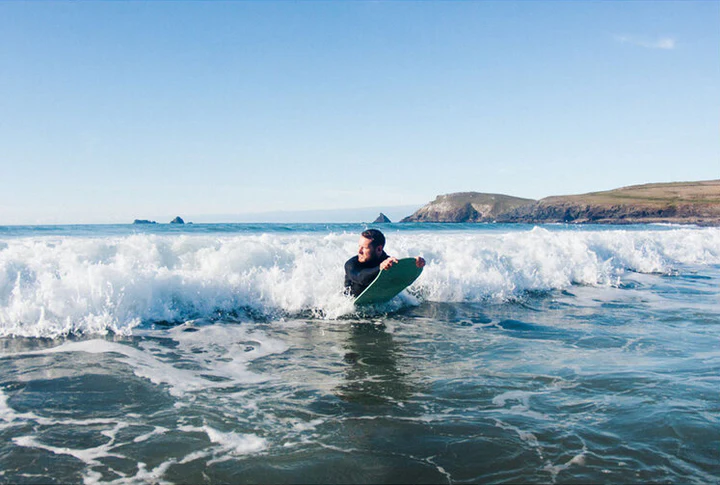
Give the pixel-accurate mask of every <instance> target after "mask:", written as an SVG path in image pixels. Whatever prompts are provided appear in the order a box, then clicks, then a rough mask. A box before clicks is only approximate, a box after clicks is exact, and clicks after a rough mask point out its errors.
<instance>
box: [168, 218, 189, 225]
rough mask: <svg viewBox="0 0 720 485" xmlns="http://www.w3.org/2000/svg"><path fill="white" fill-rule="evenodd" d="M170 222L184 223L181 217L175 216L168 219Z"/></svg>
mask: <svg viewBox="0 0 720 485" xmlns="http://www.w3.org/2000/svg"><path fill="white" fill-rule="evenodd" d="M170 224H185V221H183V220H182V217H180V216H177V217H176V218H175V219H173V220H172V221H170Z"/></svg>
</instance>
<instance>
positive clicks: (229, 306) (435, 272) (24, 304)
mask: <svg viewBox="0 0 720 485" xmlns="http://www.w3.org/2000/svg"><path fill="white" fill-rule="evenodd" d="M356 244H357V235H355V234H346V233H343V234H334V233H328V234H307V233H296V234H275V233H268V234H261V235H232V236H223V237H216V236H207V235H205V236H195V235H180V236H178V235H131V236H124V237H120V236H117V237H95V238H89V237H69V236H67V237H54V238H47V237H35V238H13V239H8V240H7V241H4V242H3V243H2V245H0V336H9V335H15V336H38V337H54V336H57V335H63V334H68V333H75V334H103V333H107V332H114V333H117V334H129V333H131V332H132V330H133V329H134V328H136V327H137V326H138V325H140V324H141V323H143V322H158V321H170V322H183V321H187V320H189V319H193V318H213V317H214V316H216V315H218V314H231V315H235V317H236V318H240V319H242V318H251V317H250V316H247V317H243V315H256V314H261V315H282V314H297V313H299V312H307V311H309V312H314V313H315V314H316V315H325V316H327V317H330V318H336V317H338V316H341V315H343V314H347V313H350V312H352V311H353V305H352V302H351V301H350V299H349V298H348V297H346V296H343V294H342V289H343V288H342V280H343V269H342V267H343V263H344V262H345V260H346V259H347V258H348V257H349V256H351V255H353V254H354V253H355V251H356ZM387 249H388V252H389V253H390V254H392V255H394V256H399V257H406V256H414V255H417V254H422V255H424V256H425V258H426V260H427V261H428V266H427V268H426V270H425V272H424V273H423V275H422V276H421V278H420V279H419V280H418V281H417V282H416V283H415V285H414V286H413V288H412V292H413V293H414V294H415V295H416V296H418V297H419V298H420V300H421V301H422V300H431V301H475V300H482V299H488V298H490V299H499V300H504V299H507V298H512V297H514V296H517V295H518V294H522V293H523V292H526V291H545V290H553V289H561V288H566V287H568V286H570V285H572V284H581V285H615V284H617V283H618V282H619V281H620V280H621V279H622V277H623V274H624V272H626V271H628V270H629V271H635V272H641V273H668V272H671V271H673V270H674V269H676V268H677V267H678V266H682V265H706V264H720V229H716V228H706V229H702V228H678V229H673V230H668V229H657V230H646V231H633V230H597V231H589V230H585V231H578V230H552V231H550V230H546V229H543V228H534V229H532V230H528V231H512V232H506V233H493V232H470V231H468V232H442V231H422V232H397V233H388V247H387ZM404 301H405V303H404V304H412V303H411V299H409V297H408V299H406V300H404Z"/></svg>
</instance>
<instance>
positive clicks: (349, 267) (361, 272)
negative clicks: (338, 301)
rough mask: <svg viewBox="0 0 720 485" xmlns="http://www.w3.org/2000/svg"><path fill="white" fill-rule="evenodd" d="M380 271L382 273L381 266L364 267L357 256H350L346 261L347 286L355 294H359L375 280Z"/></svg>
mask: <svg viewBox="0 0 720 485" xmlns="http://www.w3.org/2000/svg"><path fill="white" fill-rule="evenodd" d="M378 273H380V267H379V266H374V267H371V268H363V267H362V265H361V264H360V263H359V262H358V260H357V257H354V258H350V259H349V260H348V262H347V263H345V288H348V289H349V290H350V294H352V295H353V296H359V295H360V293H362V292H363V291H364V290H365V288H367V287H368V286H369V285H370V283H372V282H373V280H374V279H375V278H376V277H377V275H378Z"/></svg>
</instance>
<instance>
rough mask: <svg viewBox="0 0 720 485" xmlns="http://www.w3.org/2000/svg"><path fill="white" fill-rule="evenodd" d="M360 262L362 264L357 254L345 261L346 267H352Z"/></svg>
mask: <svg viewBox="0 0 720 485" xmlns="http://www.w3.org/2000/svg"><path fill="white" fill-rule="evenodd" d="M358 264H360V260H359V259H358V257H357V255H355V256H353V257H352V258H350V259H348V260H347V261H345V267H346V268H349V267H352V266H357V265H358Z"/></svg>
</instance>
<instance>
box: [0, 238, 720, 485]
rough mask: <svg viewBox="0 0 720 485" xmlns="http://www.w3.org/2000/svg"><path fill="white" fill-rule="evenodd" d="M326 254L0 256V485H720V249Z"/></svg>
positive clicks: (221, 245) (336, 246) (61, 249)
mask: <svg viewBox="0 0 720 485" xmlns="http://www.w3.org/2000/svg"><path fill="white" fill-rule="evenodd" d="M392 227H395V226H392ZM266 229H267V228H266ZM311 229H312V231H308V229H307V228H306V227H303V228H302V229H300V228H297V227H290V234H288V235H282V234H278V232H276V231H274V228H269V229H267V230H265V231H264V232H263V230H262V228H260V229H259V230H257V229H256V230H255V231H256V232H251V233H245V232H242V231H239V230H238V231H237V232H235V233H231V235H230V236H229V238H228V236H227V234H225V235H223V234H220V231H218V232H217V233H213V232H212V231H207V228H205V229H204V231H206V232H209V234H204V235H196V234H189V233H187V232H185V233H183V232H181V233H178V234H122V233H117V232H116V233H112V234H108V232H107V230H106V229H96V232H95V233H94V234H93V235H92V237H90V236H88V235H87V234H77V233H73V232H72V231H73V230H72V229H69V230H68V232H67V233H62V232H61V233H60V234H55V235H53V236H52V237H51V238H52V240H49V239H48V237H47V236H46V235H42V236H38V235H28V234H16V233H13V234H12V235H10V236H8V237H7V238H6V239H4V240H2V241H0V271H1V273H0V275H4V278H5V279H4V280H3V279H0V289H1V290H0V304H2V306H0V310H1V311H2V312H1V313H0V324H1V325H2V327H0V328H2V329H3V331H4V333H3V335H5V337H4V338H2V339H0V362H2V365H1V366H0V470H1V471H0V482H2V483H67V482H80V481H84V482H85V483H137V482H139V481H141V482H142V481H147V482H158V483H227V482H239V483H258V482H260V483H328V482H333V483H335V482H339V483H410V482H418V483H477V482H483V483H507V482H526V483H548V482H550V483H578V482H592V483H599V482H603V483H606V482H607V483H647V482H655V483H657V482H673V483H716V482H718V480H719V477H720V459H719V456H720V395H719V394H718V391H717V389H718V384H719V383H720V244H718V241H720V231H719V230H717V229H687V228H685V229H677V228H654V227H653V228H648V227H644V228H643V227H640V228H631V229H630V230H628V229H627V228H607V227H603V228H600V229H598V230H587V229H582V230H577V229H575V228H564V227H560V228H557V227H555V228H553V227H550V228H532V227H524V228H523V227H519V228H518V227H513V228H511V229H505V228H481V229H475V228H461V230H457V229H454V230H450V229H448V228H447V226H440V227H439V228H438V229H435V228H434V227H430V228H428V227H424V226H420V227H417V226H416V227H415V228H413V229H411V230H399V231H398V232H396V233H393V232H391V231H386V234H387V233H390V235H391V238H390V237H389V242H390V243H391V244H393V246H391V247H392V248H394V251H391V253H394V254H399V255H405V254H402V253H403V252H405V253H407V254H408V255H412V254H416V253H418V252H421V253H423V254H424V255H425V257H426V258H427V259H428V261H429V264H428V266H427V268H426V271H425V272H424V273H423V275H422V276H421V278H420V279H419V280H418V283H417V285H416V286H414V287H413V288H412V289H411V292H412V293H413V295H414V296H412V295H404V296H403V297H401V298H399V299H398V300H396V301H394V302H392V303H390V304H389V305H386V306H382V307H376V308H369V309H366V310H364V311H361V312H357V311H355V310H354V309H353V308H352V304H351V303H350V305H349V306H348V302H347V301H346V299H344V298H343V297H342V295H340V294H339V293H340V290H341V288H339V285H340V284H341V283H340V282H339V281H335V280H333V281H329V282H326V284H324V285H311V284H310V283H308V280H307V279H305V277H304V276H305V275H306V274H307V273H308V272H309V273H311V275H312V274H314V273H313V269H312V268H313V267H315V268H319V269H325V270H326V271H327V272H328V273H331V274H333V277H335V276H337V275H335V274H334V273H332V272H333V271H335V270H334V269H333V265H334V264H335V263H336V260H337V261H340V263H342V261H344V259H343V258H346V257H348V256H349V255H348V251H349V252H350V254H352V250H353V246H354V244H355V242H356V239H357V237H356V236H355V235H354V234H356V232H357V231H355V229H356V228H354V227H348V228H342V229H340V230H338V228H337V227H330V228H327V227H325V226H323V227H322V228H320V227H311ZM54 230H55V231H58V229H54ZM86 230H87V229H86ZM113 231H119V230H118V229H113ZM258 231H259V232H258ZM293 231H295V232H293ZM262 241H264V242H265V245H264V246H262V245H260V244H256V243H258V242H262ZM3 244H4V245H5V247H4V248H3V247H2V245H3ZM318 246H319V247H320V250H317V249H315V248H317V247H318ZM132 247H135V250H131V248H132ZM263 247H264V248H265V250H264V251H263V250H260V249H258V248H263ZM148 248H151V249H153V248H154V252H153V250H148ZM238 248H240V249H242V250H240V249H238ZM268 248H269V249H268ZM249 249H252V250H253V251H255V252H253V251H250V250H249ZM248 254H249V255H248ZM268 254H269V255H270V256H268ZM223 258H224V259H223ZM217 261H224V264H222V265H221V264H219V263H217ZM141 263H142V264H141ZM216 263H217V264H216ZM311 263H314V266H313V265H312V264H311ZM13 272H14V273H13ZM338 279H339V278H338ZM288 281H289V283H288ZM2 282H4V286H3V283H2ZM108 283H110V284H111V285H112V286H113V288H114V290H113V291H112V292H110V291H109V290H108V289H107V288H108ZM263 285H264V286H263ZM277 285H280V287H281V288H280V289H278V288H276V287H277ZM283 285H284V286H283ZM258 287H262V291H258V290H257V288H258ZM121 289H122V293H123V294H124V295H126V296H125V297H122V298H121V297H120V296H118V295H119V293H121V291H120V290H121ZM143 292H149V293H150V296H146V297H145V299H144V300H142V302H141V304H139V303H138V300H137V298H136V297H135V296H133V298H128V296H127V295H143V294H145V293H143ZM198 292H199V293H198ZM73 299H74V300H73ZM68 301H69V302H68ZM81 301H84V303H82V304H81V303H79V302H81ZM203 302H205V303H206V305H205V306H203ZM33 305H34V306H35V310H34V311H33ZM38 307H39V308H43V309H44V310H42V311H40V310H38ZM82 311H85V313H82ZM89 315H91V316H92V318H85V319H84V320H83V318H82V317H83V316H85V317H88V316H89ZM78 316H79V317H78ZM34 317H35V318H36V319H35V320H33V318H34ZM68 322H69V323H68ZM63 329H67V330H68V331H65V332H64V333H63V331H62V330H63ZM32 332H35V334H37V335H33V333H32Z"/></svg>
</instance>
